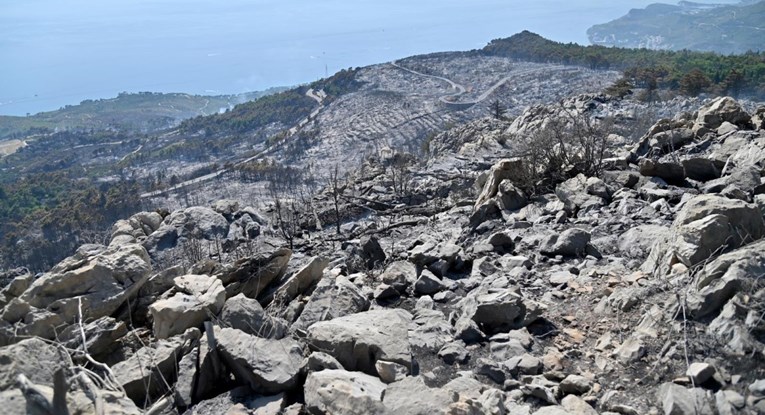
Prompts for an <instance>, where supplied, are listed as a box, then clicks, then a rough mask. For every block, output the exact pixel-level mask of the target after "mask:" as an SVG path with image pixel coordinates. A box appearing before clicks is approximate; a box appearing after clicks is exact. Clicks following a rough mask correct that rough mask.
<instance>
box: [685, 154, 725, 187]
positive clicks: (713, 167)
mask: <svg viewBox="0 0 765 415" xmlns="http://www.w3.org/2000/svg"><path fill="white" fill-rule="evenodd" d="M682 164H683V169H684V170H685V175H686V176H687V177H688V178H689V179H692V180H698V181H701V182H707V181H709V180H714V179H718V178H720V175H721V174H722V169H723V167H725V164H724V163H720V162H718V161H716V160H711V159H708V158H705V157H695V158H690V159H685V160H683V161H682ZM721 164H722V165H721Z"/></svg>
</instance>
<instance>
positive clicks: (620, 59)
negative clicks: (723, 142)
mask: <svg viewBox="0 0 765 415" xmlns="http://www.w3.org/2000/svg"><path fill="white" fill-rule="evenodd" d="M480 52H481V53H484V54H488V55H495V56H505V57H511V58H514V59H519V60H525V61H532V62H543V63H557V64H564V65H578V66H586V67H589V68H591V69H610V70H620V71H623V72H624V75H625V78H627V79H628V80H629V81H631V82H632V83H633V84H634V85H636V86H651V84H654V86H656V87H659V88H668V89H672V90H678V91H680V92H683V93H686V94H688V95H695V94H698V93H700V92H710V93H713V94H727V95H739V94H744V95H747V96H751V97H758V98H762V97H765V53H762V52H749V53H745V54H743V55H721V54H717V53H712V52H694V51H688V50H682V51H664V50H662V51H659V50H650V49H627V48H615V47H605V46H581V45H578V44H575V43H560V42H554V41H552V40H548V39H545V38H543V37H542V36H539V35H537V34H535V33H531V32H529V31H524V32H521V33H518V34H516V35H513V36H511V37H509V38H505V39H495V40H492V41H491V42H490V43H489V44H488V45H486V47H484V48H483V49H482V50H481V51H480Z"/></svg>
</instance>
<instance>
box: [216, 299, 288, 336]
mask: <svg viewBox="0 0 765 415" xmlns="http://www.w3.org/2000/svg"><path fill="white" fill-rule="evenodd" d="M220 320H221V321H222V322H223V323H225V324H226V326H228V327H231V328H235V329H238V330H241V331H243V332H245V333H247V334H252V335H254V336H258V337H264V338H271V339H281V338H282V337H284V335H285V334H286V333H287V323H286V322H285V321H284V320H282V319H279V318H277V317H273V316H270V315H268V314H267V313H266V312H265V310H263V307H261V305H260V303H259V302H258V301H257V300H253V299H252V298H248V297H245V296H244V294H238V295H235V296H233V297H231V298H229V299H228V300H227V301H226V303H225V304H224V306H223V310H222V311H221V313H220Z"/></svg>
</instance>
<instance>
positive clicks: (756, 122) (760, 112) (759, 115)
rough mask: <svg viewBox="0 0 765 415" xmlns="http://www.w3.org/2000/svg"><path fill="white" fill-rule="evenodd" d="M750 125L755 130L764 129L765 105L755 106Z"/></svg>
mask: <svg viewBox="0 0 765 415" xmlns="http://www.w3.org/2000/svg"><path fill="white" fill-rule="evenodd" d="M752 125H753V126H754V129H755V130H765V106H760V107H757V109H756V110H755V111H754V114H752Z"/></svg>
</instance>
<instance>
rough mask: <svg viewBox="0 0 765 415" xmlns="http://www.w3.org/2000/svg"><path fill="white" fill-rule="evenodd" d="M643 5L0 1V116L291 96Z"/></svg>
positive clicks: (574, 29) (592, 1) (570, 32)
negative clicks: (320, 83)
mask: <svg viewBox="0 0 765 415" xmlns="http://www.w3.org/2000/svg"><path fill="white" fill-rule="evenodd" d="M653 2H655V1H651V0H622V1H614V0H582V1H579V0H525V1H522V0H353V1H351V0H345V1H341V0H273V1H272V0H2V1H0V115H28V114H34V113H37V112H42V111H50V110H55V109H58V108H60V107H62V106H65V105H74V104H77V103H79V102H80V101H82V100H85V99H99V98H110V97H114V96H116V95H117V94H118V93H120V92H141V91H152V92H185V93H190V94H200V95H218V94H236V93H242V92H248V91H257V90H264V89H267V88H269V87H274V86H292V85H298V84H303V83H307V82H311V81H314V80H317V79H319V78H322V77H325V76H327V75H331V74H333V73H334V72H336V71H338V70H340V69H344V68H349V67H357V66H365V65H370V64H375V63H382V62H388V61H391V60H395V59H398V58H403V57H407V56H411V55H416V54H423V53H431V52H440V51H455V50H470V49H478V48H481V47H483V46H484V45H486V43H488V42H489V41H491V40H492V39H496V38H502V37H508V36H511V35H513V34H514V33H517V32H520V31H522V30H530V31H532V32H535V33H538V34H540V35H543V36H545V37H547V38H550V39H553V40H556V41H562V42H576V43H580V44H587V43H588V40H587V36H586V33H585V32H586V30H587V28H589V27H590V26H592V25H593V24H597V23H603V22H607V21H609V20H612V19H615V18H618V17H620V16H622V15H624V14H626V13H627V12H628V11H629V10H630V9H631V8H637V7H645V6H646V5H648V4H650V3H653ZM715 2H716V3H720V2H721V1H720V0H716V1H715ZM722 2H725V1H722ZM728 2H729V3H732V2H734V1H728Z"/></svg>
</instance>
